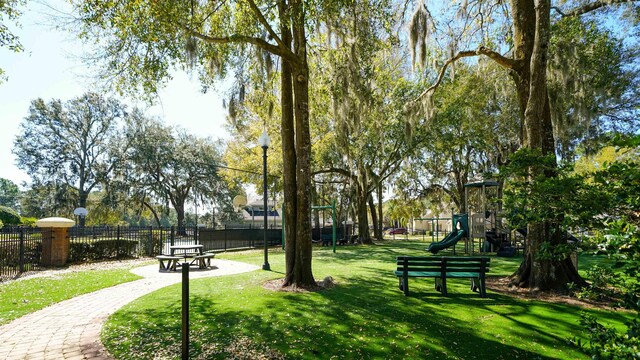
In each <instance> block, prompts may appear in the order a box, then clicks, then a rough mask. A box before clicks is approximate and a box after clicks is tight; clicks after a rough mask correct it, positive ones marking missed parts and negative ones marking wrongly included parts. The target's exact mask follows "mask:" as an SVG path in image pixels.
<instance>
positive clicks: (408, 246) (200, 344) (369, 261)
mask: <svg viewBox="0 0 640 360" xmlns="http://www.w3.org/2000/svg"><path fill="white" fill-rule="evenodd" d="M424 247H425V244H424V243H416V242H399V241H386V242H383V243H382V244H380V245H375V246H347V247H339V248H338V252H337V253H336V254H333V253H332V252H331V250H330V249H328V248H318V247H316V248H314V257H313V271H314V276H315V277H316V280H321V279H323V278H324V277H326V276H331V277H333V278H334V281H336V283H337V286H335V287H333V288H331V289H328V290H324V291H319V292H312V293H308V292H297V293H291V292H277V291H272V290H268V289H265V288H264V287H263V284H264V283H265V282H266V281H268V280H273V279H278V278H282V277H283V272H284V257H283V254H282V251H281V250H277V249H271V250H270V257H269V260H270V263H271V268H272V269H273V271H261V270H259V271H254V272H251V273H245V274H240V275H234V276H225V277H214V278H206V279H198V280H192V281H191V283H190V287H191V289H190V302H191V304H190V317H191V321H190V327H191V331H190V337H191V348H190V353H191V358H193V359H226V358H236V359H241V358H245V359H257V358H287V359H426V358H428V359H587V358H588V357H587V356H586V355H584V354H582V353H581V352H580V351H579V350H577V349H575V348H573V347H572V346H571V345H569V344H568V342H567V339H569V338H572V337H574V336H578V337H581V338H583V339H584V335H583V333H582V330H581V328H580V327H579V314H580V313H581V312H582V311H588V312H590V313H592V314H595V315H596V316H597V317H598V318H599V319H600V320H601V321H603V322H605V323H608V324H612V325H614V326H616V327H621V324H622V323H623V321H624V319H625V317H626V318H630V317H632V316H633V315H632V314H628V313H624V312H613V311H602V310H584V309H582V308H579V307H575V306H569V305H564V304H554V303H547V302H541V301H525V300H518V299H515V298H512V297H510V296H507V295H502V294H499V293H495V292H492V291H490V290H489V292H488V295H489V297H488V298H487V299H481V298H480V297H479V296H478V294H477V293H473V292H471V291H470V290H469V283H468V281H465V280H451V281H450V282H449V296H448V297H443V296H442V295H440V293H438V292H436V291H435V290H434V289H433V279H412V280H410V291H411V295H410V296H409V297H405V296H403V295H402V292H401V291H400V290H399V289H398V287H397V284H398V281H397V279H396V277H395V276H394V275H393V270H394V268H395V262H394V261H395V257H396V256H397V255H405V254H406V255H424ZM220 257H221V258H227V259H233V260H238V261H244V262H248V263H253V264H256V265H261V264H262V252H260V251H252V252H245V253H236V254H220ZM491 264H492V273H493V274H494V275H496V274H497V275H507V274H510V273H511V272H513V270H514V269H515V268H516V267H517V266H518V264H519V259H517V258H514V259H503V258H496V257H493V258H492V263H491ZM180 314H181V287H180V285H179V284H177V285H175V286H170V287H168V288H165V289H162V290H160V291H156V292H154V293H151V294H149V295H147V296H144V297H142V298H140V299H138V300H136V301H134V302H132V303H130V304H129V305H127V306H126V307H124V308H122V309H121V310H119V311H118V312H116V313H115V314H114V315H113V316H112V317H111V318H110V319H109V320H108V322H107V323H106V325H105V326H104V327H103V332H102V340H103V343H104V344H105V345H106V346H107V348H108V349H109V351H110V352H111V353H112V354H114V355H115V356H116V358H119V359H150V358H156V359H179V358H180V351H181V350H180V343H181V342H180V341H181V340H180V339H181V336H180V328H181V317H180V316H181V315H180Z"/></svg>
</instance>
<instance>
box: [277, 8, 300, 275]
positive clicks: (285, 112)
mask: <svg viewBox="0 0 640 360" xmlns="http://www.w3.org/2000/svg"><path fill="white" fill-rule="evenodd" d="M278 11H279V13H280V19H281V26H280V30H281V33H282V41H283V42H284V43H285V44H286V45H287V46H289V47H291V29H290V28H289V23H288V22H287V21H286V19H287V14H286V13H287V12H288V8H287V7H286V5H285V4H284V2H283V1H280V2H278ZM280 107H281V109H282V115H281V116H282V117H281V129H280V135H281V137H282V167H283V193H284V206H283V212H284V214H283V216H284V223H285V227H284V232H285V245H284V249H285V250H284V251H285V282H284V284H285V285H289V284H293V283H295V279H294V271H293V269H294V264H295V258H296V256H295V255H296V241H295V239H296V208H297V207H298V206H297V199H296V149H295V126H294V120H293V84H292V70H291V64H290V63H289V62H288V61H285V60H284V59H283V60H282V72H281V74H280Z"/></svg>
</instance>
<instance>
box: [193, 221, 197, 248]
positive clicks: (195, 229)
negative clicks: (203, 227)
mask: <svg viewBox="0 0 640 360" xmlns="http://www.w3.org/2000/svg"><path fill="white" fill-rule="evenodd" d="M193 238H194V239H195V242H196V245H198V227H197V226H196V227H194V228H193Z"/></svg>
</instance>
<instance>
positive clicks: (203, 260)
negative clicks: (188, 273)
mask: <svg viewBox="0 0 640 360" xmlns="http://www.w3.org/2000/svg"><path fill="white" fill-rule="evenodd" d="M215 256H216V254H214V253H210V252H205V253H202V254H200V255H196V256H194V257H193V260H194V261H197V262H198V268H200V269H206V268H207V267H209V266H211V259H213V258H214V257H215Z"/></svg>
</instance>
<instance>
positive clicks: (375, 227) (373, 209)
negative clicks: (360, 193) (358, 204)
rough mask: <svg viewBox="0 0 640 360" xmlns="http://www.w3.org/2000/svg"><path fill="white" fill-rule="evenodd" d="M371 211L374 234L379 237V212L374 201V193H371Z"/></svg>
mask: <svg viewBox="0 0 640 360" xmlns="http://www.w3.org/2000/svg"><path fill="white" fill-rule="evenodd" d="M369 211H370V212H371V224H373V234H374V235H373V236H374V237H375V238H378V237H377V236H378V214H377V213H376V204H375V203H374V202H373V195H371V194H369Z"/></svg>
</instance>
